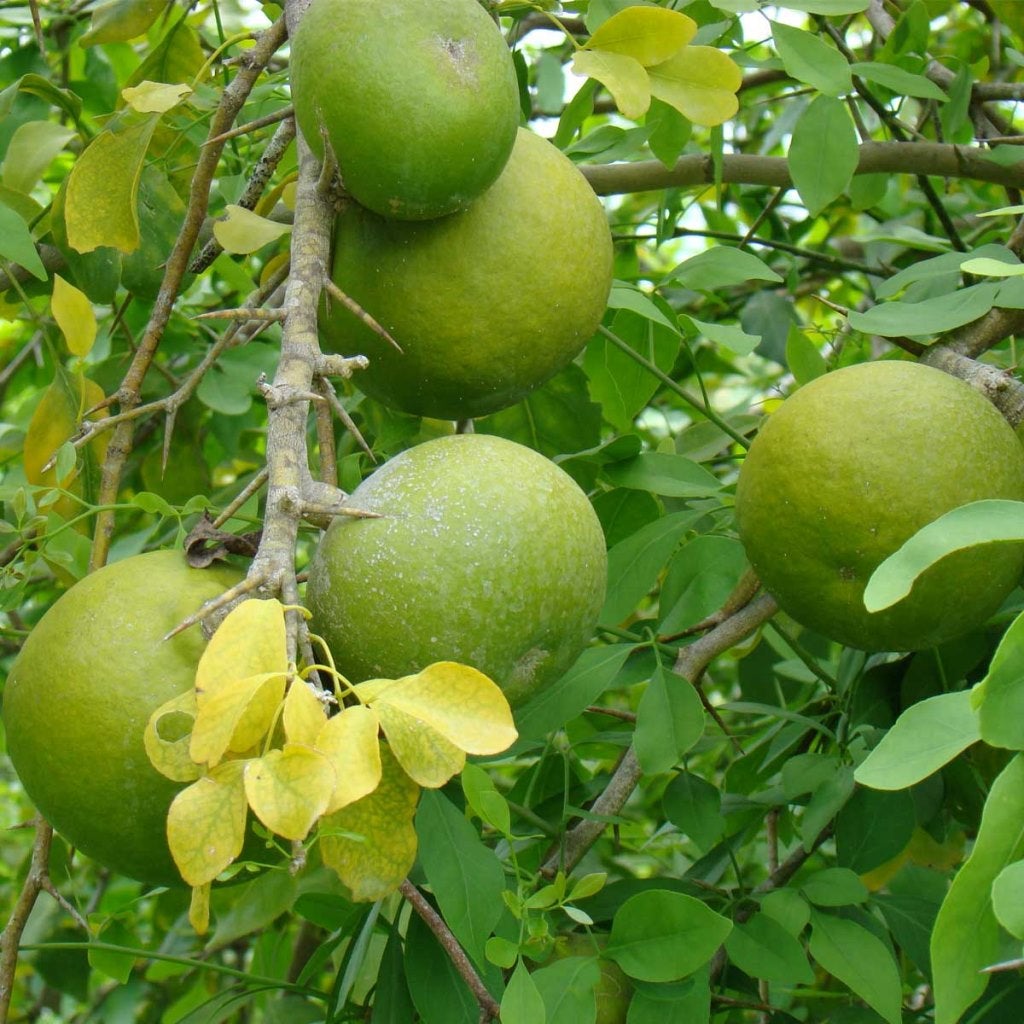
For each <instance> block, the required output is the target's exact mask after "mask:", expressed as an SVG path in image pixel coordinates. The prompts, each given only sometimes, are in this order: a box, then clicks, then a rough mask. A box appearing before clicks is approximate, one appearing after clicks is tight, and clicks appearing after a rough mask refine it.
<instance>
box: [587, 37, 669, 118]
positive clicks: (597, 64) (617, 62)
mask: <svg viewBox="0 0 1024 1024" xmlns="http://www.w3.org/2000/svg"><path fill="white" fill-rule="evenodd" d="M572 70H573V74H576V75H580V76H582V77H585V78H594V79H596V80H597V81H598V82H600V83H601V84H602V85H603V86H604V87H605V88H606V89H607V90H608V91H609V92H610V93H611V94H612V99H613V100H615V105H616V106H617V107H618V108H619V110H621V111H622V113H623V114H624V115H625V116H626V117H631V118H637V117H641V116H642V115H643V114H644V113H645V112H646V111H647V108H648V107H649V106H650V105H651V80H650V78H649V77H648V75H647V72H646V71H645V70H644V66H643V65H642V64H641V63H640V62H639V61H638V60H636V59H634V58H633V57H630V56H628V55H627V54H623V53H608V52H606V51H604V50H579V51H577V53H576V56H575V57H574V58H573V61H572Z"/></svg>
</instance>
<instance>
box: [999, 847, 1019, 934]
mask: <svg viewBox="0 0 1024 1024" xmlns="http://www.w3.org/2000/svg"><path fill="white" fill-rule="evenodd" d="M992 910H993V912H994V913H995V915H996V919H997V920H998V921H999V923H1000V924H1001V925H1002V926H1003V927H1004V928H1005V929H1006V930H1007V931H1008V932H1009V933H1010V934H1011V935H1012V936H1014V937H1015V938H1018V939H1024V860H1018V861H1016V862H1015V863H1013V864H1007V865H1006V867H1005V868H1003V870H1002V871H1000V872H999V874H998V875H996V879H995V881H994V882H993V883H992Z"/></svg>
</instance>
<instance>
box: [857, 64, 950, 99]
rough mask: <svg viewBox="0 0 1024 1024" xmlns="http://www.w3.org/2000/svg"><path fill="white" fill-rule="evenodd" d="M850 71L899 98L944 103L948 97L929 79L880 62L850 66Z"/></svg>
mask: <svg viewBox="0 0 1024 1024" xmlns="http://www.w3.org/2000/svg"><path fill="white" fill-rule="evenodd" d="M850 71H851V72H852V73H853V74H855V75H857V76H858V77H859V78H863V79H864V80H865V81H867V82H875V83H876V84H877V85H883V86H885V88H886V89H890V90H891V91H892V92H894V93H897V94H898V95H900V96H919V97H920V98H922V99H926V100H938V101H939V103H945V102H946V101H947V100H948V99H949V97H948V96H947V95H946V94H945V93H944V92H943V91H942V90H941V89H940V88H939V87H938V86H937V85H936V84H935V83H934V82H933V81H932V80H931V79H929V78H925V77H924V75H915V74H912V73H911V72H909V71H904V70H903V68H898V67H896V65H895V64H885V63H883V62H881V61H871V62H867V61H864V62H858V63H855V64H851V65H850Z"/></svg>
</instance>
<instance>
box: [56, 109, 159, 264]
mask: <svg viewBox="0 0 1024 1024" xmlns="http://www.w3.org/2000/svg"><path fill="white" fill-rule="evenodd" d="M159 120H160V115H159V114H137V113H135V112H134V111H131V110H126V111H122V113H120V114H119V115H118V116H117V117H115V118H114V119H113V120H111V121H110V122H109V123H108V124H107V126H106V128H104V129H103V131H102V132H100V133H99V135H97V136H96V137H95V138H94V139H93V140H92V142H90V143H89V145H88V146H87V147H86V148H85V150H84V152H83V153H82V155H81V156H80V157H79V158H78V159H77V160H76V161H75V164H74V166H73V167H72V169H71V174H70V176H69V177H68V185H67V196H66V198H65V200H64V218H65V223H66V225H67V236H68V244H69V245H70V246H71V248H73V249H75V250H76V251H77V252H80V253H84V252H92V251H93V250H94V249H98V248H99V247H100V246H110V247H111V248H114V249H120V250H121V252H132V251H133V250H134V249H136V248H138V245H139V213H138V202H137V199H138V192H139V179H140V177H141V175H142V165H143V161H144V160H145V158H146V150H147V149H149V143H150V140H151V139H152V137H153V132H154V131H155V130H156V126H157V123H158V122H159Z"/></svg>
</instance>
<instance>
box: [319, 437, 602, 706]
mask: <svg viewBox="0 0 1024 1024" xmlns="http://www.w3.org/2000/svg"><path fill="white" fill-rule="evenodd" d="M349 503H350V504H351V505H352V507H353V508H359V509H365V510H368V511H370V512H376V513H379V514H380V516H381V518H379V519H349V518H345V517H339V518H337V519H335V521H334V522H333V523H332V524H331V527H330V529H329V530H328V531H327V533H326V534H325V536H324V538H323V540H322V542H321V544H320V547H319V549H318V550H317V553H316V555H315V557H314V559H313V561H312V563H311V564H310V569H309V586H308V589H307V604H308V605H309V608H310V609H311V611H312V612H313V622H312V629H313V631H314V632H315V633H317V634H319V635H320V636H322V637H324V638H325V639H326V641H327V643H328V645H329V646H330V648H331V651H332V653H333V655H334V658H335V661H336V663H337V666H338V668H339V670H340V671H341V672H342V673H343V674H344V675H345V676H346V677H347V678H348V679H349V680H350V681H352V682H358V681H361V680H364V679H370V678H399V677H401V676H405V675H409V674H411V673H413V672H417V671H419V670H420V669H422V668H424V667H425V666H427V665H429V664H432V663H433V662H436V661H458V662H462V663H464V664H468V665H471V666H473V667H474V668H476V669H479V670H480V671H482V672H484V673H486V674H487V675H488V676H490V677H491V678H492V679H493V680H494V681H495V682H496V683H497V684H498V685H499V686H500V687H501V688H502V689H503V690H504V692H505V696H506V697H507V698H508V700H509V702H510V703H511V704H513V705H516V704H519V703H522V702H523V701H524V700H525V699H526V698H527V697H529V696H530V695H531V694H533V693H535V692H536V691H538V690H540V689H541V688H543V687H544V686H546V685H547V684H548V683H550V682H552V681H553V680H554V679H556V678H557V677H558V676H560V675H561V674H562V673H563V672H564V671H565V670H566V668H568V666H569V665H570V664H571V663H572V662H573V661H574V660H575V658H576V656H577V655H578V654H579V653H580V651H581V650H582V649H583V647H584V645H585V644H586V643H587V641H588V640H589V638H590V636H591V633H592V631H593V628H594V625H595V623H596V621H597V614H598V612H599V611H600V609H601V606H602V604H603V603H604V592H605V583H606V574H607V560H606V555H605V545H604V536H603V534H602V532H601V526H600V524H599V522H598V520H597V516H596V515H595V513H594V511H593V509H592V507H591V505H590V502H589V501H588V500H587V497H586V495H585V494H584V493H583V492H582V491H581V490H580V489H579V487H577V485H576V484H575V482H574V481H573V480H572V478H571V477H569V476H568V475H567V474H566V473H565V472H564V471H563V470H561V469H559V468H558V467H557V466H556V465H555V464H554V463H552V462H549V461H548V460H547V459H546V458H544V457H543V456H542V455H539V454H537V452H535V451H532V450H531V449H529V448H525V447H523V446H522V445H519V444H515V443H514V442H512V441H506V440H504V439H503V438H499V437H490V436H487V435H483V434H454V435H450V436H448V437H440V438H437V439H435V440H433V441H427V442H426V443H424V444H421V445H418V446H417V447H415V448H411V449H409V450H408V451H405V452H402V453H401V454H400V455H398V456H396V457H395V458H394V459H392V460H391V461H390V462H387V463H386V464H385V465H384V466H382V467H381V468H380V469H378V470H377V471H376V472H375V473H374V474H373V475H372V476H370V477H368V478H367V479H366V480H365V481H364V482H363V483H362V484H361V485H360V486H359V487H358V488H357V489H356V490H355V491H354V492H353V494H352V496H351V498H350V499H349Z"/></svg>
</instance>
